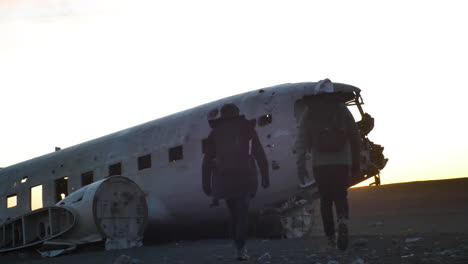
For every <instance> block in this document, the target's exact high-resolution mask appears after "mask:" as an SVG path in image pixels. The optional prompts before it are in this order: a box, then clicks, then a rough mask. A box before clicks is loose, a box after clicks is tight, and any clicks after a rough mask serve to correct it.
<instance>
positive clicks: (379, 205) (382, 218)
mask: <svg viewBox="0 0 468 264" xmlns="http://www.w3.org/2000/svg"><path fill="white" fill-rule="evenodd" d="M349 200H350V205H351V212H352V214H351V216H352V221H351V222H350V228H351V230H350V232H351V238H350V240H351V241H350V247H349V249H348V250H347V251H345V252H341V251H338V250H336V249H335V250H333V249H330V248H328V247H327V245H326V241H325V239H324V238H323V237H309V238H301V239H279V240H262V239H252V240H251V241H249V244H248V248H249V252H250V255H251V260H250V261H247V262H245V263H265V264H268V263H269V264H280V263H285V264H286V263H291V264H293V263H297V264H300V263H308V264H309V263H310V264H314V263H322V264H336V263H340V264H343V263H353V264H360V263H422V264H431V263H460V264H461V263H465V264H468V178H464V179H455V180H443V181H428V182H415V183H403V184H394V185H385V186H380V187H364V188H355V189H350V191H349ZM233 253H234V252H233V249H232V245H231V242H230V241H228V240H201V241H194V240H191V241H177V242H166V243H158V244H147V245H145V246H144V247H141V248H134V249H127V250H115V251H104V250H103V245H102V244H95V245H88V246H85V247H80V248H79V249H78V250H77V251H75V252H74V253H72V254H69V255H65V256H60V257H56V258H49V259H43V258H40V257H39V255H38V254H37V253H36V252H35V251H34V250H32V249H30V250H26V251H18V252H12V253H9V254H5V255H3V256H0V264H4V263H66V264H81V263H83V264H93V263H99V264H104V263H114V262H115V260H116V259H117V258H118V257H119V256H121V255H123V254H124V255H127V256H129V257H131V258H132V259H133V261H134V263H167V264H184V263H238V262H237V261H234V260H233Z"/></svg>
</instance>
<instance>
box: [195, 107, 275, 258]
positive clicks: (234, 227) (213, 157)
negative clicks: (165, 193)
mask: <svg viewBox="0 0 468 264" xmlns="http://www.w3.org/2000/svg"><path fill="white" fill-rule="evenodd" d="M210 125H211V127H212V128H213V129H212V131H211V133H210V135H209V136H208V139H207V141H206V145H205V155H204V158H203V164H202V185H203V191H204V193H205V194H206V195H207V196H211V197H212V198H213V200H214V202H215V203H216V202H217V201H218V200H225V202H226V205H227V208H228V210H229V213H230V217H231V234H232V236H233V240H234V245H235V248H236V257H237V259H238V260H248V259H249V256H248V254H247V250H246V247H245V245H246V241H247V238H248V211H249V204H250V200H251V199H252V198H253V197H254V196H255V194H256V192H257V188H258V179H257V165H258V168H259V169H260V174H261V177H262V179H261V184H262V187H263V188H268V187H269V185H270V180H269V171H268V161H267V158H266V155H265V152H264V150H263V147H262V145H261V143H260V140H259V138H258V135H257V132H256V131H255V123H254V122H252V121H249V120H247V119H245V117H244V116H243V115H239V108H238V107H237V106H236V105H235V104H225V105H223V106H222V108H221V117H220V118H219V119H216V120H211V121H210ZM255 163H256V164H255Z"/></svg>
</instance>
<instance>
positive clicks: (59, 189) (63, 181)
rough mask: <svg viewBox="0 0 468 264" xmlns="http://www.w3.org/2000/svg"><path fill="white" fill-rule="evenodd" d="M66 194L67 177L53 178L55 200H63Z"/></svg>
mask: <svg viewBox="0 0 468 264" xmlns="http://www.w3.org/2000/svg"><path fill="white" fill-rule="evenodd" d="M67 195H68V177H63V178H60V179H56V180H55V202H58V201H60V200H63V199H64V198H65V197H67Z"/></svg>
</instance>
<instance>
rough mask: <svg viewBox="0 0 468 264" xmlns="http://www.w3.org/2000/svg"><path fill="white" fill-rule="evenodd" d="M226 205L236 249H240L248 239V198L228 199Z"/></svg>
mask: <svg viewBox="0 0 468 264" xmlns="http://www.w3.org/2000/svg"><path fill="white" fill-rule="evenodd" d="M226 203H227V205H228V208H229V211H230V214H231V223H232V225H231V226H232V229H231V230H232V235H233V238H234V242H235V244H236V247H237V248H238V249H242V248H243V247H244V246H245V243H246V241H247V237H248V227H249V223H248V220H249V218H248V217H249V215H248V212H249V198H247V197H241V198H235V199H229V200H227V201H226Z"/></svg>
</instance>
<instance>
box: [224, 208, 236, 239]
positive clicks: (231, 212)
mask: <svg viewBox="0 0 468 264" xmlns="http://www.w3.org/2000/svg"><path fill="white" fill-rule="evenodd" d="M226 206H227V208H228V210H229V216H230V221H229V237H230V238H233V239H234V237H235V226H236V219H237V214H236V201H235V200H234V199H227V200H226Z"/></svg>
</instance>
